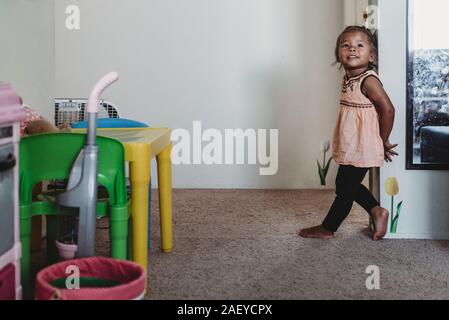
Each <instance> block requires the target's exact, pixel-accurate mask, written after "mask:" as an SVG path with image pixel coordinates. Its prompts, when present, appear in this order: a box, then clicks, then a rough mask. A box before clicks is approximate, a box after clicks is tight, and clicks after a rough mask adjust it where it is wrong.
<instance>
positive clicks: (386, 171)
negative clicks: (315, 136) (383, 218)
mask: <svg viewBox="0 0 449 320" xmlns="http://www.w3.org/2000/svg"><path fill="white" fill-rule="evenodd" d="M379 10H380V11H379V13H380V14H379V18H380V22H379V28H380V30H379V51H380V52H379V60H380V66H379V67H380V76H381V78H382V80H383V83H384V86H385V88H386V89H387V91H388V92H389V94H390V97H391V99H392V101H393V103H394V105H395V108H396V120H395V125H394V129H393V132H392V135H391V141H392V142H394V143H399V147H398V148H397V150H398V152H399V154H400V155H399V157H396V158H395V160H394V162H393V163H392V164H387V165H386V166H385V167H384V168H382V169H381V171H380V173H381V174H380V188H381V202H382V205H383V206H384V207H386V208H390V206H391V205H390V202H391V197H390V196H388V195H387V194H386V193H385V191H384V190H385V189H384V185H385V180H386V179H387V178H388V177H397V179H398V181H399V190H400V192H399V194H398V195H397V196H395V198H394V201H395V206H396V204H397V203H398V202H399V201H401V200H403V201H404V205H403V208H402V210H401V215H400V218H399V224H398V233H397V234H394V235H393V234H390V235H388V237H390V238H428V239H449V197H448V190H449V172H447V171H414V170H405V164H406V158H405V155H406V130H405V128H406V1H405V0H401V1H391V0H388V1H387V0H379Z"/></svg>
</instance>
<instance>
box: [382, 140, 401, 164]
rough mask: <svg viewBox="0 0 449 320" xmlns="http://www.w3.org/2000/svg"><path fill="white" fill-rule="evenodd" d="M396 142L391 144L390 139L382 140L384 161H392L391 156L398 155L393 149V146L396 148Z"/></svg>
mask: <svg viewBox="0 0 449 320" xmlns="http://www.w3.org/2000/svg"><path fill="white" fill-rule="evenodd" d="M397 146H398V145H397V144H391V143H390V141H388V140H387V141H386V142H384V152H385V161H386V162H392V161H393V160H391V158H392V157H393V156H398V155H399V154H398V153H396V152H395V151H393V149H394V148H396V147H397Z"/></svg>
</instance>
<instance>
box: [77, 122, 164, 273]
mask: <svg viewBox="0 0 449 320" xmlns="http://www.w3.org/2000/svg"><path fill="white" fill-rule="evenodd" d="M72 131H73V132H85V131H86V130H85V129H72ZM170 133H171V130H170V129H169V128H155V127H153V128H120V129H118V128H117V129H97V135H99V136H104V137H109V138H113V139H116V140H118V141H120V142H121V143H122V144H123V145H124V147H125V161H127V162H129V175H130V182H131V217H132V255H133V260H134V261H135V262H137V263H138V264H140V265H141V266H142V267H144V269H145V271H146V270H147V266H148V234H149V232H148V231H149V230H148V205H150V204H149V203H148V187H149V184H150V177H151V172H150V171H151V166H150V163H151V159H153V157H156V161H157V173H158V187H159V211H160V212H159V214H160V228H161V247H162V251H163V252H171V250H172V248H173V227H172V179H171V159H170V153H171V149H172V144H171V141H170Z"/></svg>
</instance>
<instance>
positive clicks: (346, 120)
mask: <svg viewBox="0 0 449 320" xmlns="http://www.w3.org/2000/svg"><path fill="white" fill-rule="evenodd" d="M368 77H376V78H377V79H379V78H378V76H377V74H376V72H374V71H372V70H369V71H366V72H364V73H363V74H360V75H358V76H354V77H351V78H347V77H346V76H345V78H344V79H343V88H342V91H341V96H340V111H339V114H338V119H337V125H336V127H335V130H334V139H333V158H334V161H335V162H337V163H338V164H340V165H352V166H355V167H359V168H372V167H381V166H383V163H384V147H383V142H382V139H381V137H380V131H379V115H378V114H377V111H376V108H375V107H374V105H373V104H372V102H371V101H370V100H369V99H368V98H367V97H366V96H365V95H364V94H363V92H362V89H361V88H362V84H363V81H364V80H365V79H366V78H368Z"/></svg>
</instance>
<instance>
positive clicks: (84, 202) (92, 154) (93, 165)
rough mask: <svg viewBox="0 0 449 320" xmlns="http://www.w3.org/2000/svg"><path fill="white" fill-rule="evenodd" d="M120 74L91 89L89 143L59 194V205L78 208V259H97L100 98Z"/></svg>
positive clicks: (108, 75) (109, 74)
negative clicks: (65, 187)
mask: <svg viewBox="0 0 449 320" xmlns="http://www.w3.org/2000/svg"><path fill="white" fill-rule="evenodd" d="M117 79H118V74H117V73H116V72H111V73H108V74H107V75H105V76H104V77H103V78H101V79H100V80H99V81H98V82H97V83H96V84H95V86H94V88H93V89H92V91H91V93H90V95H89V100H88V104H87V112H88V129H87V143H86V146H85V147H84V148H83V149H82V150H81V152H80V153H79V155H78V157H77V158H76V160H75V162H74V164H73V167H72V170H71V172H70V176H69V181H68V184H67V191H66V192H64V193H62V194H60V195H59V196H58V198H57V200H56V201H57V204H58V205H61V206H64V207H72V208H79V225H78V250H77V253H76V257H78V258H81V257H90V256H94V255H95V229H96V219H97V212H96V206H97V173H98V146H97V145H96V130H97V114H98V107H99V101H98V100H99V97H100V94H101V93H102V92H103V90H104V89H106V88H107V87H108V86H109V85H111V84H112V83H113V82H115V81H117Z"/></svg>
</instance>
